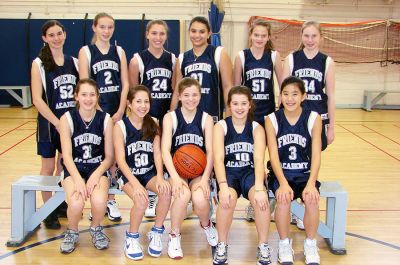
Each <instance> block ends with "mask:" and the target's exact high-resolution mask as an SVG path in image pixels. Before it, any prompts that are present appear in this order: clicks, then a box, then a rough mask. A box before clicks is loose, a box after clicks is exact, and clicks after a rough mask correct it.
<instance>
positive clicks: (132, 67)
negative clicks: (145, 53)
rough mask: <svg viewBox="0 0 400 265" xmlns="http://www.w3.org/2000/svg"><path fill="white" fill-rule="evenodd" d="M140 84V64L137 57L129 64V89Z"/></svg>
mask: <svg viewBox="0 0 400 265" xmlns="http://www.w3.org/2000/svg"><path fill="white" fill-rule="evenodd" d="M138 84H139V64H138V61H137V59H136V57H135V56H133V57H132V59H131V61H130V62H129V87H134V86H136V85H138Z"/></svg>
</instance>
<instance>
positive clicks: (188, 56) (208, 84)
mask: <svg viewBox="0 0 400 265" xmlns="http://www.w3.org/2000/svg"><path fill="white" fill-rule="evenodd" d="M222 49H223V48H222V47H214V46H212V45H208V46H207V48H206V49H205V50H204V52H203V53H202V54H201V55H200V56H199V57H197V56H195V54H194V52H193V49H192V50H189V51H187V52H185V53H181V54H180V55H179V63H180V69H181V73H182V76H183V77H191V78H194V79H197V80H198V81H199V83H200V86H201V99H200V104H199V108H200V109H201V110H203V111H205V112H207V113H208V114H210V115H211V116H213V119H214V121H217V120H219V119H221V118H222V111H223V107H224V100H223V92H222V89H221V86H220V82H219V62H220V59H221V52H222Z"/></svg>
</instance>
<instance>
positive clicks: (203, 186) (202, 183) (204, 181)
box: [192, 177, 210, 200]
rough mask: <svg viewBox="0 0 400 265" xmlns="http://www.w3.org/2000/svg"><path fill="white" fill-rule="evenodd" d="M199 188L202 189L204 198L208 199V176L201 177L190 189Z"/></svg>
mask: <svg viewBox="0 0 400 265" xmlns="http://www.w3.org/2000/svg"><path fill="white" fill-rule="evenodd" d="M199 188H200V189H202V190H203V194H204V198H205V199H207V200H208V198H210V182H209V181H208V178H203V177H202V179H201V180H200V181H199V182H197V183H196V184H194V185H193V187H192V190H197V189H199Z"/></svg>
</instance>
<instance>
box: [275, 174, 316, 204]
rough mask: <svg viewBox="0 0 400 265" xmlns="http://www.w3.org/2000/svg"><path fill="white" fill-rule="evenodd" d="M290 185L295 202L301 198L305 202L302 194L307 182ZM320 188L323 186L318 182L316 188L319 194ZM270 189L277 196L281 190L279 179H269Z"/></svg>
mask: <svg viewBox="0 0 400 265" xmlns="http://www.w3.org/2000/svg"><path fill="white" fill-rule="evenodd" d="M288 183H289V186H290V188H292V190H293V200H296V199H297V198H300V199H301V200H302V201H304V200H303V195H302V193H303V190H304V188H305V187H306V185H307V181H303V182H296V181H288ZM320 186H321V183H320V182H319V181H318V180H317V182H315V187H316V188H317V190H318V192H319V187H320ZM268 187H269V188H270V189H271V190H272V192H273V193H274V195H275V192H276V191H277V190H278V188H279V182H278V179H277V178H275V177H272V178H269V179H268Z"/></svg>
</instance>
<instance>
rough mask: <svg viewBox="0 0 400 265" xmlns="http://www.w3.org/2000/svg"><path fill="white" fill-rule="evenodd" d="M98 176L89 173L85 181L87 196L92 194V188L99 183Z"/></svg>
mask: <svg viewBox="0 0 400 265" xmlns="http://www.w3.org/2000/svg"><path fill="white" fill-rule="evenodd" d="M99 181H100V177H98V176H93V175H91V176H90V177H89V179H88V181H87V182H86V190H87V196H88V197H90V196H91V195H92V192H93V190H94V189H95V188H96V186H98V185H99Z"/></svg>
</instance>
